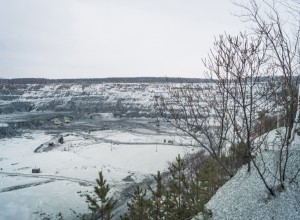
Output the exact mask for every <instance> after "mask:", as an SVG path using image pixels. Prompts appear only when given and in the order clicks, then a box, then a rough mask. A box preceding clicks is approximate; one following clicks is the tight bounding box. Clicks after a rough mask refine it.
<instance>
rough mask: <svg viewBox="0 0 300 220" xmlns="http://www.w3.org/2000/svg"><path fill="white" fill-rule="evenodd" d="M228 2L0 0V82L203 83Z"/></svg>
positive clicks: (234, 21)
mask: <svg viewBox="0 0 300 220" xmlns="http://www.w3.org/2000/svg"><path fill="white" fill-rule="evenodd" d="M235 10H236V8H235V7H234V6H233V5H232V4H231V3H230V1H229V0H26V1H25V0H0V78H17V77H43V78H44V77H45V78H85V77H123V76H128V77H136V76H169V77H171V76H173V77H202V74H201V73H202V71H203V67H202V63H201V58H203V57H205V56H206V55H207V53H208V50H209V49H210V48H211V47H212V43H213V38H214V36H216V35H219V34H222V33H224V31H226V32H227V33H238V31H240V30H242V29H243V24H242V23H240V22H239V19H238V18H237V17H235V16H233V15H232V14H231V13H234V12H235Z"/></svg>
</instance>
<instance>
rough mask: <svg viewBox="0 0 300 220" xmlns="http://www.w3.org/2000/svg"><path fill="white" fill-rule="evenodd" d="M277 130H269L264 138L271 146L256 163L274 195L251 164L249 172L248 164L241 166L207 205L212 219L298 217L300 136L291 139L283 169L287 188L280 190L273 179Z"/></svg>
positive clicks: (280, 219) (276, 158)
mask: <svg viewBox="0 0 300 220" xmlns="http://www.w3.org/2000/svg"><path fill="white" fill-rule="evenodd" d="M276 133H277V132H276V131H275V130H274V131H272V132H270V134H269V137H268V138H267V140H268V143H271V142H272V147H271V148H269V149H267V150H265V151H264V152H263V153H262V155H259V156H257V164H258V166H259V167H260V169H261V171H262V172H263V173H264V176H265V177H266V181H267V183H268V184H269V186H272V187H273V188H274V191H275V195H276V196H275V197H274V196H271V195H270V193H269V192H268V191H267V189H266V187H265V186H264V184H263V182H262V180H261V178H260V177H259V175H258V172H257V171H256V170H255V168H254V167H252V172H251V173H248V172H247V166H243V167H242V168H241V169H240V170H239V171H238V172H237V174H236V175H235V176H234V177H233V178H232V179H231V180H229V181H228V182H227V183H226V184H225V185H224V186H222V187H221V188H220V189H219V190H218V191H217V193H216V194H215V195H214V196H213V197H212V199H211V200H210V201H209V202H208V204H207V205H206V207H207V208H208V209H209V210H211V211H212V219H214V220H219V219H222V220H223V219H230V220H231V219H270V220H271V219H272V220H282V219H292V220H296V219H300V187H299V182H300V175H299V173H298V172H299V169H300V137H299V136H298V135H295V139H294V141H293V142H292V146H291V149H290V151H289V160H288V164H287V171H286V181H285V186H286V188H285V189H284V190H282V189H280V188H278V185H279V181H278V179H277V180H276V179H275V178H274V174H275V175H277V176H278V161H279V159H278V158H279V155H280V154H279V151H278V148H279V147H278V146H276V141H275V142H274V140H276ZM274 143H275V144H274ZM274 149H275V150H274ZM261 158H263V161H264V164H265V166H263V161H262V160H261ZM263 168H264V169H263ZM276 171H277V172H276ZM296 174H298V175H296ZM292 180H293V181H292Z"/></svg>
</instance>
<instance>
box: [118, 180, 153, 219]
mask: <svg viewBox="0 0 300 220" xmlns="http://www.w3.org/2000/svg"><path fill="white" fill-rule="evenodd" d="M146 193H147V190H146V189H144V190H143V189H140V187H139V186H137V188H136V189H135V190H134V192H133V196H132V198H131V200H130V202H128V203H127V207H128V212H127V213H125V215H124V216H121V219H122V220H147V219H150V217H149V206H150V202H149V200H148V199H146Z"/></svg>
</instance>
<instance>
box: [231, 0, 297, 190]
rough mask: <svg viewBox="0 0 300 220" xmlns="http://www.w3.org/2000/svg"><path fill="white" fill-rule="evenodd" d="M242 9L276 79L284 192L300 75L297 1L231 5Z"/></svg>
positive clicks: (281, 174) (244, 18)
mask: <svg viewBox="0 0 300 220" xmlns="http://www.w3.org/2000/svg"><path fill="white" fill-rule="evenodd" d="M235 4H236V5H237V6H239V7H240V8H242V11H243V14H239V16H240V17H241V18H242V20H243V21H245V22H247V23H248V24H250V25H251V30H252V32H253V34H256V35H263V36H264V37H265V38H266V40H267V41H268V44H267V46H268V48H267V51H268V56H269V57H270V61H271V62H272V63H273V64H274V65H273V66H274V67H275V69H274V72H275V74H276V75H278V76H279V77H278V78H277V81H276V84H275V87H276V88H275V90H276V93H277V97H278V99H277V101H278V102H277V104H278V105H279V106H280V107H279V108H278V110H280V111H282V112H283V115H284V126H285V128H286V129H285V130H283V132H282V133H281V134H280V135H281V136H282V137H283V138H282V143H281V148H280V151H279V153H280V154H279V161H278V166H279V169H278V173H279V181H280V184H281V187H282V188H284V182H285V180H286V178H287V177H286V169H287V163H288V159H289V156H290V154H289V149H290V145H291V141H292V137H293V132H294V129H293V126H294V124H295V123H296V121H295V118H296V111H297V106H298V104H297V103H298V97H297V93H298V89H297V85H298V83H299V73H300V45H299V37H300V2H299V1H297V0H290V1H289V0H288V1H281V0H272V1H270V0H269V1H268V0H262V1H257V0H250V1H248V3H247V4H240V3H235Z"/></svg>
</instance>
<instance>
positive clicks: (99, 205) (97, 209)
mask: <svg viewBox="0 0 300 220" xmlns="http://www.w3.org/2000/svg"><path fill="white" fill-rule="evenodd" d="M96 182H97V186H95V187H94V192H95V194H96V196H94V197H91V196H90V195H86V199H87V201H86V202H87V203H88V206H89V209H90V210H91V211H92V212H93V213H97V214H99V215H100V219H101V220H110V219H111V217H112V216H111V212H112V210H113V208H114V206H115V204H116V202H117V201H116V200H114V199H112V198H109V197H108V196H107V194H108V192H109V190H110V187H109V185H108V184H106V180H105V179H104V178H103V174H102V171H101V172H99V179H96Z"/></svg>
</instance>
